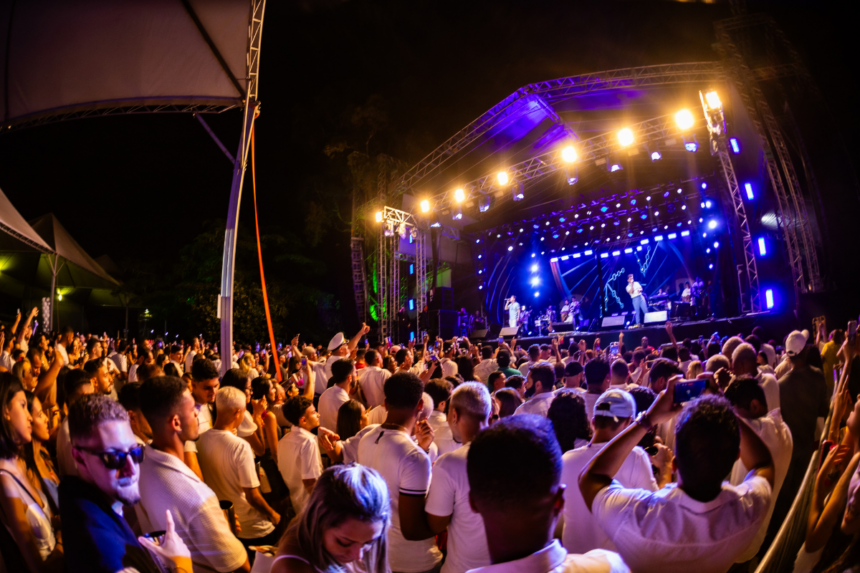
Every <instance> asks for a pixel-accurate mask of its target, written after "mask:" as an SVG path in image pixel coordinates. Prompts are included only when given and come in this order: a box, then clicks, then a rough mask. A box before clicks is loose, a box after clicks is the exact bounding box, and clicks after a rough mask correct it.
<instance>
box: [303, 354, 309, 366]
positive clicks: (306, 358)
mask: <svg viewBox="0 0 860 573" xmlns="http://www.w3.org/2000/svg"><path fill="white" fill-rule="evenodd" d="M307 365H308V357H307V356H302V368H304V367H305V366H307Z"/></svg>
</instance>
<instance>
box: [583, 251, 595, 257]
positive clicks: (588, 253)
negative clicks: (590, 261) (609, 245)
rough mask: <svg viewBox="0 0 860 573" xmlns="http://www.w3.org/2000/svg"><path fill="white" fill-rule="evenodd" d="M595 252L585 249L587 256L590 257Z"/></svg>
mask: <svg viewBox="0 0 860 573" xmlns="http://www.w3.org/2000/svg"><path fill="white" fill-rule="evenodd" d="M593 254H594V251H585V256H586V257H589V256H591V255H593Z"/></svg>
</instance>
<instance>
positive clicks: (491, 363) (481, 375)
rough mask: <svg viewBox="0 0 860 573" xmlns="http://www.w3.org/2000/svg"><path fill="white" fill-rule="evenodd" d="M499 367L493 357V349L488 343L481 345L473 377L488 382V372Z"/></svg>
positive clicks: (490, 372) (494, 370)
mask: <svg viewBox="0 0 860 573" xmlns="http://www.w3.org/2000/svg"><path fill="white" fill-rule="evenodd" d="M498 369H499V364H498V362H496V360H495V358H493V349H492V347H490V346H489V345H484V346H482V347H481V362H480V363H478V365H477V366H475V378H477V379H478V380H480V381H481V382H487V383H489V378H490V374H492V373H493V372H496V371H497V370H498Z"/></svg>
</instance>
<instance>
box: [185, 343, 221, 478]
mask: <svg viewBox="0 0 860 573" xmlns="http://www.w3.org/2000/svg"><path fill="white" fill-rule="evenodd" d="M191 378H192V381H191V397H192V398H194V408H195V409H196V410H197V420H198V434H199V436H202V435H203V434H204V433H205V432H206V431H208V430H209V428H211V427H212V409H213V408H214V407H215V392H217V391H218V387H219V386H220V382H219V381H218V369H217V368H216V367H215V364H213V363H212V361H211V360H209V359H203V360H198V361H197V364H194V365H192V367H191ZM199 436H198V437H199ZM184 452H185V453H184V458H183V459H184V460H185V464H186V465H187V466H188V467H189V468H191V470H192V471H193V472H194V473H195V474H197V477H199V478H200V479H203V472H202V471H201V470H200V462H199V461H198V460H197V443H196V442H195V441H194V440H188V441H186V442H185V447H184Z"/></svg>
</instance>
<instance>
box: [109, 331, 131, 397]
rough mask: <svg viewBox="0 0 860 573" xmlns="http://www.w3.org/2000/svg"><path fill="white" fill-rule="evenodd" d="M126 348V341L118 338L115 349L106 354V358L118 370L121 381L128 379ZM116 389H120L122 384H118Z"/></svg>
mask: <svg viewBox="0 0 860 573" xmlns="http://www.w3.org/2000/svg"><path fill="white" fill-rule="evenodd" d="M127 349H128V342H126V341H125V340H118V341H117V343H116V349H115V350H114V351H113V352H111V353H110V354H109V355H108V358H110V359H111V361H112V362H113V363H114V366H116V369H117V370H118V371H119V377H120V379H122V381H125V380H127V379H128V358H127V357H126V355H125V351H126V350H127ZM118 386H119V387H118V388H117V390H122V385H121V384H119V385H118Z"/></svg>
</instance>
